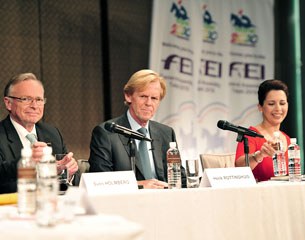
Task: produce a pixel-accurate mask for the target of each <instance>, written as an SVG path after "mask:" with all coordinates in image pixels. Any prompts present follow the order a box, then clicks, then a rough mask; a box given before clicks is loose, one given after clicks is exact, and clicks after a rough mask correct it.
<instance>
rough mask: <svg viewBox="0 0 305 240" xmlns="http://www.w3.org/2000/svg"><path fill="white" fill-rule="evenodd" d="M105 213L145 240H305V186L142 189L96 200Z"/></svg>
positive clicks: (261, 185) (108, 195)
mask: <svg viewBox="0 0 305 240" xmlns="http://www.w3.org/2000/svg"><path fill="white" fill-rule="evenodd" d="M90 201H91V202H92V204H93V205H94V207H95V208H96V209H97V211H98V212H99V213H109V214H119V215H121V216H124V217H126V218H127V219H129V220H131V221H134V222H137V223H140V224H141V225H143V226H144V228H145V235H144V239H145V240H153V239H154V240H163V239H166V240H169V239H175V240H179V239H181V240H186V239H192V240H194V239H205V240H209V239H211V240H212V239H216V240H222V239H223V240H230V239H234V240H238V239H241V240H251V239H253V240H256V239H266V240H270V239H272V240H290V239H294V240H298V239H305V230H304V229H305V183H304V182H302V183H289V182H273V183H271V184H270V183H269V184H258V185H256V186H253V187H236V188H224V189H220V188H217V189H216V188H199V189H179V190H170V189H166V190H144V189H143V190H139V192H136V193H130V194H127V193H124V194H107V195H103V196H90Z"/></svg>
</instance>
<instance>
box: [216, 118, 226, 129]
mask: <svg viewBox="0 0 305 240" xmlns="http://www.w3.org/2000/svg"><path fill="white" fill-rule="evenodd" d="M226 122H227V121H224V120H219V121H218V123H217V127H219V128H220V129H224V130H225V126H226Z"/></svg>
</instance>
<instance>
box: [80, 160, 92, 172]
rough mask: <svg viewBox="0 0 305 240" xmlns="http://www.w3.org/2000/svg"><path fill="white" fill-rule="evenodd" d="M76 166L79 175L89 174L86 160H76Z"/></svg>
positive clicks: (88, 165)
mask: <svg viewBox="0 0 305 240" xmlns="http://www.w3.org/2000/svg"><path fill="white" fill-rule="evenodd" d="M77 164H78V169H79V171H80V173H81V174H82V173H87V172H89V167H90V164H89V162H88V160H87V159H78V160H77Z"/></svg>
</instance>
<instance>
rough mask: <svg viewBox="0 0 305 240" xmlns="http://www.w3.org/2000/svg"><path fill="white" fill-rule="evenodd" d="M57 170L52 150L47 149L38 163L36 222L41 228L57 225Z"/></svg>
mask: <svg viewBox="0 0 305 240" xmlns="http://www.w3.org/2000/svg"><path fill="white" fill-rule="evenodd" d="M57 194H58V181H57V168H56V160H55V157H54V156H53V155H52V148H51V147H48V146H47V147H45V148H44V149H43V156H42V159H41V161H40V162H39V163H38V184H37V211H36V222H37V224H38V225H39V226H53V225H55V224H56V214H57Z"/></svg>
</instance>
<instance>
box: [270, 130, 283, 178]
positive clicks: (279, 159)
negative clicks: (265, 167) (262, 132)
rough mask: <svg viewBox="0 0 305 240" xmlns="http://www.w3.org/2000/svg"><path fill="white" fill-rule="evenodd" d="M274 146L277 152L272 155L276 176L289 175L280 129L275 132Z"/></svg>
mask: <svg viewBox="0 0 305 240" xmlns="http://www.w3.org/2000/svg"><path fill="white" fill-rule="evenodd" d="M272 147H273V148H274V150H275V154H273V156H272V161H273V170H274V176H285V175H287V168H286V156H285V152H284V150H283V142H282V140H281V138H280V132H279V131H277V132H274V133H273V144H272Z"/></svg>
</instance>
